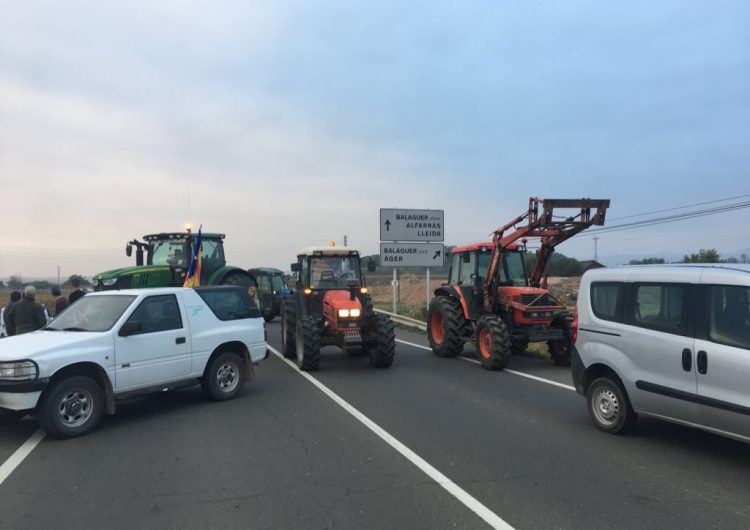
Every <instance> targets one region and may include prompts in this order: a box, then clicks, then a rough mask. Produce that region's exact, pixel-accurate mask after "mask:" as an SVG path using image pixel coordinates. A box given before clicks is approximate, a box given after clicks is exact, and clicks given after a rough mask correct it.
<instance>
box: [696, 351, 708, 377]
mask: <svg viewBox="0 0 750 530" xmlns="http://www.w3.org/2000/svg"><path fill="white" fill-rule="evenodd" d="M695 361H696V363H695V364H696V365H697V367H698V373H699V374H705V373H706V372H708V354H707V353H706V352H704V351H703V350H701V351H699V352H698V356H697V357H696V359H695Z"/></svg>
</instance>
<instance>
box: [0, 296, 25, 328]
mask: <svg viewBox="0 0 750 530" xmlns="http://www.w3.org/2000/svg"><path fill="white" fill-rule="evenodd" d="M20 299H21V292H20V291H11V292H10V302H8V305H6V306H5V307H4V308H3V309H2V310H0V337H5V336H6V335H8V336H9V335H10V332H9V331H8V325H7V322H8V313H10V310H11V308H12V307H13V306H14V305H16V304H17V303H18V301H19V300H20Z"/></svg>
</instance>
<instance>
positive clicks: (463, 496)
mask: <svg viewBox="0 0 750 530" xmlns="http://www.w3.org/2000/svg"><path fill="white" fill-rule="evenodd" d="M268 349H269V350H271V351H272V352H273V353H274V355H276V356H277V357H278V358H279V359H281V360H282V361H284V362H285V363H286V364H288V365H289V366H291V367H292V368H294V369H295V370H296V371H297V373H299V374H300V375H301V376H302V377H304V378H305V379H307V380H308V381H310V382H311V383H312V384H313V385H315V386H316V387H317V388H318V390H320V391H321V392H323V393H324V394H325V395H326V396H328V397H329V398H331V400H333V402H334V403H336V404H337V405H338V406H340V407H341V408H342V409H344V410H345V411H346V412H348V413H349V414H351V415H352V416H354V418H356V419H357V420H358V421H359V422H360V423H362V424H363V425H364V426H365V427H367V428H368V429H370V430H371V431H372V432H373V433H375V434H377V435H378V436H379V437H380V438H381V439H382V440H383V441H384V442H385V443H387V444H388V445H390V446H391V447H393V448H394V449H395V450H396V451H398V452H399V453H400V454H401V456H403V457H404V458H406V459H407V460H408V461H409V462H411V463H412V464H414V465H415V466H417V467H418V468H419V469H420V470H422V472H424V473H425V474H426V475H427V476H428V477H430V478H431V479H432V480H434V481H435V482H437V483H438V484H439V485H440V486H442V487H443V488H444V489H445V490H446V491H447V492H448V493H450V494H451V495H453V496H454V497H455V498H456V499H458V500H459V501H460V502H461V503H462V504H463V505H464V506H466V507H467V508H469V509H470V510H471V511H472V512H474V513H475V514H477V515H478V516H479V517H481V518H482V519H483V520H484V521H485V522H486V523H487V524H488V525H490V526H491V527H492V528H497V529H503V530H513V527H512V526H510V525H509V524H508V523H506V522H505V521H503V519H502V518H501V517H500V516H498V515H497V514H496V513H494V512H493V511H491V510H490V509H489V508H487V507H486V506H485V505H484V504H482V503H481V502H479V501H478V500H477V499H475V498H474V497H472V496H471V495H470V494H469V493H468V492H467V491H466V490H464V489H462V488H461V487H460V486H458V485H457V484H456V483H455V482H453V481H452V480H450V479H449V478H448V477H446V476H445V475H443V474H442V473H441V472H440V471H438V470H437V469H436V468H434V467H433V466H432V465H430V464H429V463H428V462H427V461H426V460H424V459H423V458H422V457H421V456H419V455H418V454H417V453H415V452H414V451H412V450H411V449H409V448H408V447H406V446H405V445H404V444H402V443H401V442H399V441H398V440H397V439H396V438H394V437H393V436H392V435H390V434H389V433H388V432H387V431H386V430H385V429H383V428H382V427H380V426H379V425H378V424H376V423H375V422H374V421H372V420H371V419H370V418H368V417H367V416H365V415H364V414H362V413H361V412H360V411H358V410H357V409H355V408H354V407H353V406H351V405H350V404H349V403H347V402H346V401H344V399H343V398H341V397H340V396H339V395H338V394H336V393H335V392H333V390H331V389H330V388H328V387H327V386H325V385H324V384H323V383H321V382H320V381H318V380H317V379H315V378H314V377H313V376H311V375H310V374H308V373H307V372H302V371H301V370H299V369H298V368H297V365H296V364H294V363H293V362H291V361H290V360H289V359H285V358H284V356H283V355H281V353H280V352H279V351H278V350H276V349H275V348H273V347H272V346H270V345H269V346H268Z"/></svg>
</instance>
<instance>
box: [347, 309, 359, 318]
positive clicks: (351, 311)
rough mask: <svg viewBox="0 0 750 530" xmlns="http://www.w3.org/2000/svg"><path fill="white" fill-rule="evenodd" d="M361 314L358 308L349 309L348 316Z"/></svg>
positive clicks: (354, 316) (353, 316)
mask: <svg viewBox="0 0 750 530" xmlns="http://www.w3.org/2000/svg"><path fill="white" fill-rule="evenodd" d="M360 314H361V312H360V310H359V309H351V310H350V311H349V316H350V317H352V318H359V315H360Z"/></svg>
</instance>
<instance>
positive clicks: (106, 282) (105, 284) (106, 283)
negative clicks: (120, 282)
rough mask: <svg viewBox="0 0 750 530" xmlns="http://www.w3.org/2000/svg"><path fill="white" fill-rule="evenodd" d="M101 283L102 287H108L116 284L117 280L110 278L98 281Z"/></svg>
mask: <svg viewBox="0 0 750 530" xmlns="http://www.w3.org/2000/svg"><path fill="white" fill-rule="evenodd" d="M99 281H100V282H102V285H104V286H105V287H109V286H110V285H114V284H116V283H117V278H112V279H111V280H99Z"/></svg>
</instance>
